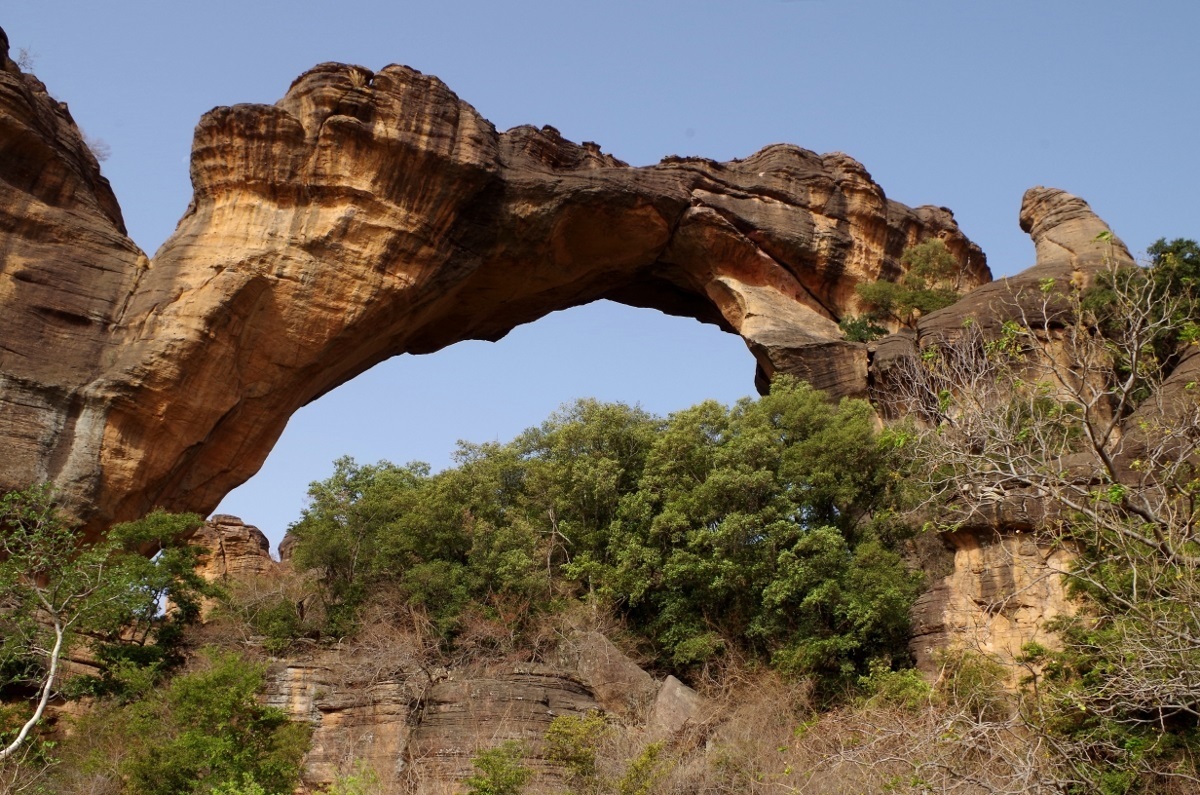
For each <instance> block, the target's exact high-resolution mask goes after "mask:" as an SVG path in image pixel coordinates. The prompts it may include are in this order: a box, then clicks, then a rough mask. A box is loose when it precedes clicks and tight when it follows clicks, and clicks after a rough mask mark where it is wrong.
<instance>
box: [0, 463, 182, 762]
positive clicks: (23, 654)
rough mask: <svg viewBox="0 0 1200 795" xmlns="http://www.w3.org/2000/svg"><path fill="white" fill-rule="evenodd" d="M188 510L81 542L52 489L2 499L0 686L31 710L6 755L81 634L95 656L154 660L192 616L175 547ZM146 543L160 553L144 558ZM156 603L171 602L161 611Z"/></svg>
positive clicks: (24, 735)
mask: <svg viewBox="0 0 1200 795" xmlns="http://www.w3.org/2000/svg"><path fill="white" fill-rule="evenodd" d="M199 522H200V519H199V517H197V516H194V515H182V516H171V515H168V514H164V513H161V512H156V513H154V514H152V515H151V516H149V517H147V518H146V519H144V520H142V521H140V522H134V523H127V524H125V525H120V526H118V527H116V528H114V530H113V532H112V534H111V535H110V537H109V538H108V539H106V540H105V541H102V542H100V543H96V544H90V545H82V544H80V539H79V537H78V536H77V535H76V533H75V531H74V529H73V528H72V526H71V524H70V522H69V521H68V520H67V519H66V518H65V517H64V516H63V515H62V513H61V512H60V511H59V509H58V507H57V506H56V505H55V503H54V499H53V491H52V489H51V487H50V486H48V485H43V486H36V487H33V488H30V489H26V490H22V491H14V492H9V493H8V494H5V495H4V496H3V497H0V552H2V556H3V561H2V562H0V674H2V675H3V679H2V680H0V686H3V687H4V688H6V689H12V688H15V687H24V688H28V689H31V690H32V691H33V693H34V695H33V698H32V704H33V708H32V713H31V714H30V715H29V717H28V719H27V720H25V722H24V723H22V724H21V726H20V727H19V729H18V730H17V731H16V733H15V736H14V737H12V738H11V740H10V741H9V742H8V743H7V744H6V745H5V747H4V748H2V749H0V761H2V760H4V759H7V758H9V757H11V756H12V755H13V754H14V753H15V752H16V751H17V749H18V748H19V747H20V746H21V745H22V744H23V743H24V742H25V741H26V740H27V739H28V738H29V735H30V732H31V731H32V730H33V728H34V726H36V725H37V723H38V722H39V721H40V720H41V719H42V717H43V715H44V713H45V709H46V705H47V704H48V703H49V701H50V698H51V696H52V695H53V694H54V693H55V692H56V688H57V687H58V684H59V678H60V663H61V661H62V659H63V657H64V655H66V654H67V652H68V650H69V649H70V648H71V647H72V645H73V644H75V643H76V642H78V639H79V638H80V636H81V634H84V633H86V634H87V635H88V637H89V638H90V639H91V643H92V645H93V647H94V648H96V649H97V650H98V652H99V657H100V660H101V662H107V663H115V662H117V661H119V660H122V659H124V660H126V661H129V662H137V663H140V664H151V665H161V664H162V663H163V662H164V660H165V657H166V655H167V653H168V650H169V649H170V647H171V645H172V643H173V642H174V641H175V640H176V639H177V637H178V635H177V630H178V628H179V627H180V626H182V625H183V624H184V623H186V622H187V621H189V620H191V619H192V618H194V617H195V614H196V611H195V609H194V608H195V604H196V596H195V594H196V592H197V591H198V590H200V589H201V588H202V585H201V584H200V583H199V581H198V579H197V578H196V577H195V575H194V573H193V572H192V570H191V568H190V567H189V563H188V561H189V560H190V559H189V557H188V554H187V553H186V552H184V551H181V550H182V547H178V548H172V546H171V545H172V543H173V541H174V539H175V538H176V537H177V536H178V535H179V534H180V533H181V532H183V531H185V530H187V529H190V528H193V527H195V526H197V525H198V524H199ZM147 545H154V546H156V547H158V548H160V549H162V550H163V552H162V554H160V555H159V556H158V558H157V559H155V560H151V559H149V558H147V557H146V556H145V555H144V554H142V553H143V551H144V550H145V549H146V547H147ZM163 600H171V601H172V602H173V603H174V604H176V605H178V609H177V610H176V612H174V613H164V612H163V611H162V609H161V605H162V603H163Z"/></svg>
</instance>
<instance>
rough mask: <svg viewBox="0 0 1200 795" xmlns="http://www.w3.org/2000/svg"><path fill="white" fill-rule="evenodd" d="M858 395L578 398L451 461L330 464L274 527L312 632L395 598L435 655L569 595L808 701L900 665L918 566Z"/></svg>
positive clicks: (634, 628)
mask: <svg viewBox="0 0 1200 795" xmlns="http://www.w3.org/2000/svg"><path fill="white" fill-rule="evenodd" d="M873 422H874V420H873V414H872V411H871V408H870V406H869V405H868V404H866V403H865V402H862V401H851V400H847V401H842V402H841V403H838V404H832V403H830V402H828V401H827V400H826V399H825V397H824V396H823V395H821V394H819V393H817V392H815V391H814V390H812V389H810V388H809V387H807V386H806V385H803V384H800V383H797V382H794V381H791V380H789V379H787V378H782V377H781V378H778V379H776V382H775V384H774V385H773V387H772V390H771V394H770V395H768V396H765V397H763V398H762V399H760V400H757V401H749V400H747V401H743V402H740V403H738V404H737V405H736V406H733V407H732V408H727V407H725V406H721V405H719V404H717V403H713V402H707V403H702V404H700V405H698V406H695V407H693V408H691V409H687V410H685V411H681V412H678V413H677V414H673V415H672V416H671V417H669V418H667V419H665V420H663V419H659V418H655V417H652V416H650V415H648V414H646V413H645V412H644V411H642V410H640V409H637V408H633V407H629V406H625V405H621V404H603V403H598V402H596V401H588V400H585V401H580V402H578V403H576V404H574V405H572V406H569V407H566V408H564V409H563V410H562V411H560V412H558V413H557V414H555V415H554V416H552V417H551V418H550V419H549V420H547V421H546V422H545V423H543V424H542V425H541V426H540V427H537V428H532V429H530V430H529V431H527V432H525V433H524V434H522V435H521V436H520V437H518V438H517V439H515V440H513V441H512V442H510V443H508V444H503V445H501V444H487V445H463V446H462V447H461V448H460V450H459V453H458V466H457V467H455V468H453V469H449V470H447V471H445V472H442V473H439V474H436V475H434V474H430V472H429V469H428V467H426V466H424V465H422V464H409V465H406V466H396V465H393V464H389V463H386V462H381V463H379V464H374V465H358V464H356V463H354V462H353V461H351V460H349V459H342V460H340V461H338V462H337V465H336V470H335V472H334V474H333V476H332V477H331V478H329V479H328V480H326V481H323V482H321V483H316V484H313V487H312V489H311V490H310V497H311V505H310V507H309V508H308V509H307V510H306V511H305V513H304V516H303V518H302V519H301V520H300V521H299V522H297V523H296V524H295V525H293V527H292V528H291V531H290V532H291V533H292V535H293V536H294V538H295V539H296V543H295V547H294V550H295V551H294V553H293V555H294V557H293V560H294V562H295V563H296V565H297V566H298V567H300V568H302V569H309V570H313V571H315V572H317V573H318V574H319V577H320V582H321V585H322V590H321V597H322V599H323V600H324V602H325V615H326V616H327V621H328V624H327V626H326V627H325V631H328V632H333V633H342V632H347V631H349V630H350V628H351V627H352V626H353V621H354V616H355V611H356V609H357V607H358V606H359V605H361V604H362V603H363V602H364V601H365V600H367V599H368V598H370V595H371V594H372V593H375V592H378V591H380V590H385V589H386V590H392V591H398V592H399V593H400V594H402V595H403V598H404V599H405V601H406V602H407V604H408V605H409V606H411V607H412V608H413V609H417V610H420V611H422V612H423V613H424V614H425V615H427V616H428V618H429V620H430V621H431V622H432V624H433V626H434V627H436V629H437V631H438V632H439V633H440V635H441V637H442V639H443V641H444V643H446V644H447V645H449V646H453V645H454V644H455V643H456V642H458V641H459V640H460V639H461V638H462V636H463V635H464V633H465V632H466V630H467V628H468V625H470V624H471V622H473V621H480V620H483V621H488V620H499V621H503V622H504V623H505V624H506V625H508V626H510V627H513V628H514V629H515V631H516V633H518V634H520V633H521V632H522V631H523V630H524V629H525V628H527V627H529V626H531V622H532V621H534V620H535V619H536V618H537V617H538V616H544V615H546V614H548V613H552V612H554V611H558V610H562V609H564V608H565V606H567V605H568V604H569V603H571V602H572V601H575V600H587V601H591V602H593V603H598V604H601V605H604V606H606V607H608V608H610V609H611V610H613V611H614V612H615V613H616V614H617V615H618V616H619V617H620V618H621V619H622V620H623V621H624V622H625V624H626V626H627V628H628V629H629V631H630V632H631V633H632V634H633V635H634V636H635V637H636V638H637V639H638V640H639V641H640V642H641V643H642V645H643V647H644V648H645V649H646V650H647V652H648V653H650V654H651V655H652V656H653V659H654V660H655V663H656V665H657V666H658V667H660V668H661V669H663V670H671V671H676V672H682V673H687V672H692V673H696V672H699V671H701V670H703V669H704V668H705V666H711V665H714V664H719V663H720V661H721V660H722V659H724V658H726V657H729V656H731V655H732V656H733V657H736V658H738V659H743V658H745V659H754V660H759V661H761V662H762V663H764V664H768V663H769V664H771V665H773V666H775V667H777V668H779V669H780V670H782V671H786V672H788V673H790V674H792V675H794V676H796V677H803V676H815V677H817V678H818V679H819V680H820V681H821V682H822V684H823V687H824V688H825V689H826V692H827V693H829V694H835V693H836V692H838V689H839V688H841V687H844V686H845V685H847V684H851V683H853V682H854V681H855V678H856V677H857V676H858V675H859V674H861V673H863V672H865V671H867V670H868V668H869V667H870V665H871V664H873V663H874V664H884V665H902V664H903V663H904V662H905V661H906V660H907V652H906V648H905V647H906V642H907V632H908V609H909V606H910V605H911V602H912V600H913V599H914V598H915V596H916V594H917V591H918V588H919V585H920V578H919V577H918V576H917V575H916V574H914V573H913V572H911V571H910V570H909V569H908V568H907V567H906V566H905V565H904V563H903V562H902V561H901V559H900V556H899V555H898V554H897V553H896V552H895V551H894V547H895V544H896V543H897V542H898V541H899V540H900V539H901V538H902V537H903V536H904V533H905V530H904V529H903V527H902V526H901V525H899V524H898V523H896V522H895V521H892V516H893V514H892V513H891V512H890V509H891V507H892V505H893V503H894V501H895V500H896V499H897V494H896V488H895V487H896V485H897V484H896V482H895V480H894V477H893V475H892V474H891V473H892V470H891V468H890V462H891V456H892V451H891V449H890V448H889V447H888V445H887V444H885V443H884V442H882V441H881V440H880V439H879V438H878V437H877V436H876V434H875V431H874V427H873Z"/></svg>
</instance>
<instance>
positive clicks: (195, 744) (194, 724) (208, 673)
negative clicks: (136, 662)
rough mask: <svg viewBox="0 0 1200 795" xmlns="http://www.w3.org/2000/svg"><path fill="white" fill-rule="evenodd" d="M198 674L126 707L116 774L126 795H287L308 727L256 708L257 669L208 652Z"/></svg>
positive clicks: (259, 672) (237, 659) (297, 772)
mask: <svg viewBox="0 0 1200 795" xmlns="http://www.w3.org/2000/svg"><path fill="white" fill-rule="evenodd" d="M206 657H207V664H206V665H205V667H204V668H202V669H201V670H198V671H195V672H191V673H186V674H181V675H178V676H176V677H175V678H174V679H173V680H172V681H171V683H170V684H169V685H168V686H167V687H166V689H165V690H161V691H156V692H154V693H151V694H148V696H147V697H146V698H145V699H143V700H141V701H138V702H135V703H133V704H131V705H130V706H129V707H128V708H127V709H126V710H125V712H124V716H123V717H124V718H125V720H127V721H128V725H127V729H126V730H127V731H129V732H130V733H131V734H132V735H133V736H136V737H141V738H146V740H148V741H149V742H142V743H138V744H137V745H135V747H134V748H133V749H132V752H131V753H130V755H129V757H128V759H126V760H125V762H124V763H123V764H122V766H121V768H122V771H123V772H124V774H125V775H126V776H127V780H128V792H129V793H131V795H201V793H209V792H211V791H213V789H214V788H215V787H217V786H226V787H230V786H234V787H243V788H245V787H259V788H261V789H262V790H263V791H264V792H265V793H266V795H282V793H289V792H291V790H292V788H293V786H294V785H295V783H296V781H297V780H298V779H299V775H300V762H301V759H302V758H303V756H304V753H305V751H306V750H307V747H308V738H309V734H310V729H309V727H308V726H306V725H304V724H300V723H294V722H292V721H289V720H288V718H287V716H286V715H285V714H284V713H283V712H282V711H280V710H278V709H274V708H271V707H264V706H262V705H261V704H259V703H258V699H257V694H258V692H259V690H261V689H262V686H263V668H262V666H260V665H256V664H254V663H250V662H247V661H246V660H243V659H242V658H240V657H238V656H237V655H234V654H229V653H224V652H217V651H211V652H209V653H208V654H207V655H206Z"/></svg>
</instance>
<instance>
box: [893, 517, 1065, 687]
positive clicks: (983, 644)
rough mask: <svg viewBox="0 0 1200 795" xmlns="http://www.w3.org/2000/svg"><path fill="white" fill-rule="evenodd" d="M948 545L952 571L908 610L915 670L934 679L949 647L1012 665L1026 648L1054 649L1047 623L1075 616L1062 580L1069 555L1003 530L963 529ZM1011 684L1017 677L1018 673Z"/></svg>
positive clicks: (1050, 543) (1055, 546) (1043, 540)
mask: <svg viewBox="0 0 1200 795" xmlns="http://www.w3.org/2000/svg"><path fill="white" fill-rule="evenodd" d="M945 540H946V542H947V543H948V544H949V545H950V547H951V548H952V550H953V556H954V570H953V572H952V573H951V574H950V575H949V576H947V577H945V578H944V579H942V580H940V581H939V582H937V583H935V584H934V587H932V588H930V589H929V590H928V591H926V592H925V593H924V594H922V595H921V597H920V598H919V599H918V601H917V604H916V605H915V606H914V607H913V638H912V641H911V648H912V651H913V656H914V657H915V658H916V662H917V667H919V668H921V669H922V670H924V671H927V672H929V673H936V672H937V669H938V664H939V662H940V657H939V655H940V654H941V653H943V652H945V651H946V650H947V649H950V648H966V649H970V650H972V651H977V652H980V653H982V654H985V655H988V656H989V657H990V658H991V659H993V660H997V661H999V662H1001V663H1003V664H1006V665H1015V660H1016V659H1017V658H1019V657H1020V656H1021V654H1022V648H1023V647H1024V646H1025V645H1026V644H1028V643H1039V644H1041V645H1043V646H1046V647H1050V648H1053V647H1056V645H1057V643H1058V641H1057V639H1056V636H1055V635H1054V633H1052V632H1050V631H1049V630H1048V629H1047V626H1048V624H1049V623H1050V622H1051V621H1053V620H1054V619H1055V618H1058V617H1060V616H1070V615H1074V614H1075V612H1076V606H1075V604H1074V603H1073V601H1072V600H1071V598H1070V597H1069V595H1068V594H1067V581H1066V578H1065V577H1063V574H1064V573H1066V572H1067V571H1069V570H1070V566H1071V562H1072V561H1073V560H1074V555H1073V554H1072V553H1071V551H1070V550H1069V549H1067V548H1065V547H1064V546H1063V545H1062V544H1060V543H1056V542H1054V541H1053V540H1050V539H1047V538H1043V537H1041V536H1039V535H1038V534H1037V533H1033V532H1028V531H1025V532H1022V531H1020V530H1014V529H1012V528H1008V527H1001V528H998V529H997V528H983V527H976V528H965V529H961V530H957V531H955V532H953V533H948V534H947V535H946V536H945ZM1014 671H1015V668H1014ZM1013 678H1014V681H1015V680H1016V679H1017V678H1019V677H1018V675H1017V673H1016V672H1015V673H1014V677H1013Z"/></svg>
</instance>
